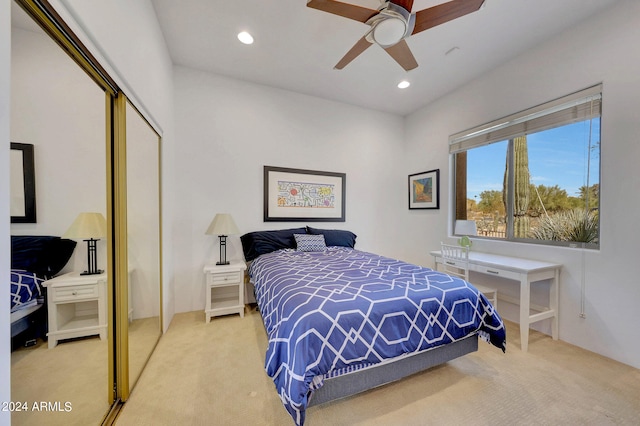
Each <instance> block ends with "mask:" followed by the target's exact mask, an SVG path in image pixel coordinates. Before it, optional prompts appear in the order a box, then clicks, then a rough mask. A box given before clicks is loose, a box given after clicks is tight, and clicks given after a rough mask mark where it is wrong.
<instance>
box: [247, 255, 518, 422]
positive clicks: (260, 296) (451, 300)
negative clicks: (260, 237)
mask: <svg viewBox="0 0 640 426" xmlns="http://www.w3.org/2000/svg"><path fill="white" fill-rule="evenodd" d="M249 274H250V276H251V277H252V279H253V281H254V284H255V292H256V300H257V303H258V306H259V308H260V312H261V314H262V317H263V320H264V324H265V328H266V331H267V335H268V338H269V346H268V349H267V355H266V361H265V369H266V371H267V374H268V375H269V376H270V377H271V378H272V379H273V381H274V383H275V386H276V389H277V391H278V393H279V394H280V397H281V399H282V402H283V404H284V406H285V408H286V409H287V411H288V412H289V413H290V414H291V416H292V417H293V420H294V421H295V423H296V424H298V425H301V424H303V423H304V416H305V409H306V407H307V403H308V398H309V396H310V391H311V390H312V389H313V388H314V386H315V387H316V388H317V387H318V383H317V380H318V379H317V377H320V378H321V377H329V375H331V372H336V371H337V372H340V371H349V370H352V369H358V368H361V367H366V366H368V365H371V364H377V363H379V362H381V361H382V360H384V359H388V358H393V357H397V356H400V355H403V354H409V353H415V352H420V351H423V350H425V349H429V348H433V347H436V346H440V345H444V344H447V343H451V342H454V341H456V340H460V339H462V338H464V337H465V336H468V335H470V334H473V333H478V334H479V336H480V337H481V338H483V339H484V340H487V341H490V342H491V343H493V344H494V345H495V346H497V347H499V348H501V349H502V350H504V349H505V345H506V334H505V329H504V324H503V323H502V319H501V318H500V316H499V315H498V313H497V312H496V311H495V310H494V308H493V306H492V305H491V303H490V302H489V301H488V300H487V299H486V298H485V297H484V296H483V295H482V294H481V293H479V292H478V290H477V289H476V288H475V287H473V286H472V285H471V284H469V283H467V282H465V281H464V280H461V279H459V278H455V277H451V276H449V275H446V274H444V273H441V272H437V271H434V270H432V269H429V268H424V267H420V266H417V265H412V264H409V263H405V262H401V261H398V260H393V259H390V258H386V257H383V256H378V255H375V254H371V253H366V252H362V251H359V250H354V249H350V248H345V247H329V248H327V249H326V250H324V251H321V252H299V251H295V250H291V249H284V250H278V251H275V252H272V253H268V254H263V255H262V256H260V257H258V258H257V259H255V260H254V261H253V262H252V264H251V266H250V268H249ZM314 378H316V383H314V384H312V382H313V381H314ZM320 385H321V383H320Z"/></svg>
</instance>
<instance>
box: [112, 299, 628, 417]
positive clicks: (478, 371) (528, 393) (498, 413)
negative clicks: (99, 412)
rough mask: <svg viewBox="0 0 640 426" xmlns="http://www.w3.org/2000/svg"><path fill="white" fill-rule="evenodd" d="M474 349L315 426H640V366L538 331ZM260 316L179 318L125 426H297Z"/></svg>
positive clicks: (510, 332)
mask: <svg viewBox="0 0 640 426" xmlns="http://www.w3.org/2000/svg"><path fill="white" fill-rule="evenodd" d="M507 337H508V346H507V352H506V354H503V353H502V351H500V350H499V349H497V348H495V347H493V346H490V345H488V344H486V343H484V342H482V341H481V342H479V345H480V348H479V350H478V352H476V353H473V354H469V355H466V356H464V357H462V358H458V359H456V360H454V361H451V362H449V363H447V364H445V365H442V366H439V367H435V368H433V369H430V370H428V371H425V372H422V373H419V374H416V375H413V376H411V377H409V378H406V379H404V380H401V381H399V382H396V383H392V384H389V385H386V386H383V387H380V388H377V389H373V390H370V391H367V392H365V393H362V394H360V395H357V396H354V397H350V398H346V399H343V400H341V401H335V402H331V403H327V404H323V405H321V406H318V407H312V408H310V409H309V410H307V421H306V425H307V426H316V425H463V424H468V425H577V424H579V425H598V426H601V425H638V424H640V370H637V369H634V368H631V367H629V366H626V365H624V364H621V363H618V362H615V361H612V360H610V359H607V358H604V357H602V356H599V355H597V354H594V353H592V352H588V351H585V350H583V349H580V348H577V347H575V346H572V345H569V344H566V343H564V342H561V341H554V340H552V339H551V338H550V337H549V336H546V335H544V334H541V333H537V332H535V331H532V332H531V333H530V341H529V352H527V353H523V352H522V351H520V342H519V332H518V326H517V325H514V324H511V323H507ZM266 345H267V338H266V334H265V331H264V328H263V325H262V322H261V319H260V315H259V313H257V312H256V311H255V310H253V311H248V312H247V314H246V315H245V317H244V318H240V317H239V316H238V315H230V316H225V317H217V318H214V319H213V320H212V321H211V323H209V324H206V323H205V319H204V313H203V312H202V311H198V312H190V313H183V314H178V315H176V316H175V317H174V318H173V321H172V323H171V326H170V327H169V330H168V331H167V333H166V334H165V335H164V336H163V337H162V339H161V340H160V342H159V343H158V346H157V348H156V351H155V352H154V354H153V355H152V357H151V360H150V361H149V363H148V364H147V367H146V369H145V370H144V371H143V373H142V376H141V378H140V380H139V382H138V384H137V386H136V388H135V389H134V391H133V393H132V395H131V397H130V399H129V401H128V402H127V403H126V404H125V405H124V407H123V409H122V411H121V413H120V416H119V417H118V419H117V422H116V423H117V425H118V426H126V425H134V426H143V425H178V424H179V425H291V424H293V422H292V420H291V418H290V417H289V415H288V414H287V412H286V411H285V409H284V407H283V406H282V404H281V403H280V400H279V397H278V395H277V393H276V390H275V387H274V385H273V382H272V381H271V379H270V378H269V377H268V376H267V375H266V373H265V371H264V367H263V366H264V355H265V349H266Z"/></svg>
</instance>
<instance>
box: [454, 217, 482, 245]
mask: <svg viewBox="0 0 640 426" xmlns="http://www.w3.org/2000/svg"><path fill="white" fill-rule="evenodd" d="M453 233H454V234H455V235H462V237H461V238H460V239H459V240H458V244H460V245H461V246H462V247H469V248H471V240H470V239H469V235H478V228H477V227H476V221H475V220H456V227H455V230H454V231H453Z"/></svg>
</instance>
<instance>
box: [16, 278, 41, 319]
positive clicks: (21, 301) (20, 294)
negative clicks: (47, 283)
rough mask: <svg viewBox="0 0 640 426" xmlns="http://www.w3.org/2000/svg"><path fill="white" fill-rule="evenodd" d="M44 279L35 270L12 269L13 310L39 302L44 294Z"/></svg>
mask: <svg viewBox="0 0 640 426" xmlns="http://www.w3.org/2000/svg"><path fill="white" fill-rule="evenodd" d="M43 282H44V280H43V279H42V278H40V277H38V276H37V275H36V274H35V273H33V272H28V271H24V270H21V269H12V270H11V312H15V311H17V310H19V309H24V308H28V307H30V306H33V305H36V304H37V303H38V297H40V296H42V290H41V285H42V283H43Z"/></svg>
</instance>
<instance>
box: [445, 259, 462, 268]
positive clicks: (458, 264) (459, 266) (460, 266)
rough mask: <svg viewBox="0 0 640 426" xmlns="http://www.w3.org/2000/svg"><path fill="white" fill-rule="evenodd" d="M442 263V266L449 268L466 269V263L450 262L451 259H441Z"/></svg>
mask: <svg viewBox="0 0 640 426" xmlns="http://www.w3.org/2000/svg"><path fill="white" fill-rule="evenodd" d="M440 261H441V262H442V265H443V266H445V267H447V266H449V267H454V268H464V267H465V262H462V261H456V260H450V259H447V260H445V259H442V258H441V259H440Z"/></svg>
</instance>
